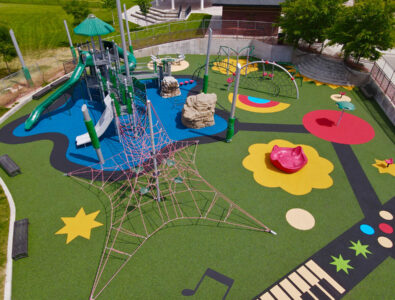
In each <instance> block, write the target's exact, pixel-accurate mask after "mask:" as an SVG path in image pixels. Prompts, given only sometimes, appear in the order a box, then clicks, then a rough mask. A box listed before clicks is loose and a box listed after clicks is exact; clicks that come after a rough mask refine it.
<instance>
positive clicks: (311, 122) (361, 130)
mask: <svg viewBox="0 0 395 300" xmlns="http://www.w3.org/2000/svg"><path fill="white" fill-rule="evenodd" d="M340 115H341V111H340V110H315V111H312V112H309V113H307V114H306V115H304V117H303V125H304V127H305V128H306V129H307V130H308V131H309V132H310V133H311V134H314V135H315V136H317V137H319V138H321V139H323V140H326V141H329V142H335V143H339V144H347V145H356V144H363V143H367V142H369V141H370V140H371V139H373V138H374V129H373V127H372V126H370V124H369V123H368V122H366V121H365V120H362V119H361V118H359V117H356V116H354V115H352V114H349V113H343V116H342V118H341V120H340V122H339V123H338V121H339V118H340ZM337 123H338V124H337Z"/></svg>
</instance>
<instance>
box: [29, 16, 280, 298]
mask: <svg viewBox="0 0 395 300" xmlns="http://www.w3.org/2000/svg"><path fill="white" fill-rule="evenodd" d="M91 19H93V17H91ZM85 47H87V48H88V49H87V51H86V50H82V48H81V47H78V48H77V50H78V58H79V59H78V64H77V67H76V68H75V70H74V72H73V74H72V75H71V77H70V79H69V80H68V81H67V82H66V83H65V84H64V85H62V86H61V87H60V88H59V89H58V90H57V91H56V92H55V93H54V94H52V95H50V96H49V97H48V98H47V99H46V100H44V101H43V102H42V103H41V104H40V105H38V106H37V107H36V108H35V109H34V110H33V111H32V113H31V114H30V116H29V117H28V119H27V120H26V122H25V130H31V129H32V128H33V127H34V126H35V125H36V124H37V123H38V122H39V121H40V118H41V117H42V115H43V114H44V113H45V111H46V110H47V109H48V108H49V107H50V106H51V105H52V104H53V103H54V102H55V101H56V100H57V99H58V98H59V96H60V95H62V94H63V93H65V92H66V91H67V90H69V89H71V88H73V86H74V85H75V84H76V83H77V82H82V83H83V86H84V87H85V88H86V91H87V94H88V95H89V100H90V101H101V102H103V104H104V111H103V113H102V114H101V117H100V119H99V120H98V122H97V123H96V125H93V122H92V120H91V118H90V115H89V111H88V109H87V105H86V104H84V105H83V106H82V112H83V115H84V120H85V124H86V127H87V131H88V132H87V133H84V134H82V135H78V136H76V145H77V146H82V145H86V144H88V143H91V144H92V146H93V147H94V148H95V150H96V153H97V156H98V158H99V166H98V167H95V166H91V167H86V168H83V169H80V170H77V171H73V172H70V173H68V174H67V175H68V176H70V177H72V178H74V179H76V180H79V181H82V182H84V183H88V184H90V185H92V186H94V187H96V188H98V189H100V191H101V192H102V193H104V194H105V195H107V196H108V198H109V200H110V204H111V215H110V217H109V218H110V227H109V230H108V233H107V239H106V243H105V247H104V250H103V253H102V257H101V260H100V264H99V267H98V270H97V273H96V278H95V281H94V284H93V287H92V291H91V295H90V299H96V298H97V297H98V296H99V295H100V294H101V293H102V292H103V290H104V289H105V288H106V287H107V286H108V284H109V283H110V282H111V281H112V280H113V279H114V278H115V277H116V275H117V274H118V273H119V272H120V270H121V269H122V268H123V267H124V266H125V264H126V263H127V262H128V261H129V260H130V259H131V258H132V257H133V256H134V254H135V253H136V252H137V251H138V250H139V249H140V247H141V246H142V245H143V244H144V243H145V241H147V240H148V239H149V238H150V237H151V236H152V235H154V234H155V233H157V232H158V231H159V230H160V229H162V228H164V227H165V226H167V225H168V224H169V223H171V222H178V221H185V220H186V221H191V220H202V221H211V222H216V223H217V224H223V225H227V226H232V227H240V228H242V229H248V230H256V231H262V232H269V233H272V234H276V233H275V232H274V231H272V230H271V229H270V228H268V227H267V226H266V225H264V224H263V223H262V222H260V221H259V220H257V219H256V218H254V217H253V216H252V215H250V214H249V213H247V212H246V211H244V210H243V209H242V208H241V207H239V206H238V205H237V204H236V203H234V202H232V201H231V200H230V199H228V198H227V197H226V196H224V195H222V194H221V193H220V192H219V191H217V190H216V189H215V188H214V187H213V186H212V185H210V184H209V183H208V182H207V181H206V180H204V179H203V178H202V177H201V176H200V175H199V173H198V171H197V169H196V167H195V166H194V161H195V153H196V147H197V142H176V141H173V140H171V139H170V138H169V136H168V135H167V133H166V129H165V128H164V127H163V125H162V124H161V122H160V119H159V117H158V115H157V114H156V112H155V110H154V108H153V106H152V105H151V102H150V101H149V100H147V93H146V89H145V85H144V84H143V83H142V82H141V81H140V79H155V78H158V86H159V87H160V84H161V81H162V79H163V77H164V76H170V75H171V64H170V63H171V62H172V61H173V59H167V58H165V59H164V60H162V61H161V62H162V66H160V65H159V64H158V65H157V66H156V67H157V68H156V67H155V68H154V72H151V73H145V74H144V73H141V72H136V73H135V72H134V70H135V67H136V59H135V57H134V55H133V53H132V52H130V51H128V50H125V47H119V46H118V45H117V44H116V43H114V42H108V41H102V40H101V39H99V49H96V45H95V43H94V40H93V38H92V40H91V42H90V43H89V42H88V43H87V44H86V45H85ZM122 58H123V64H122V61H121V59H122ZM155 59H156V58H155ZM178 59H179V60H181V59H184V57H183V56H179V57H178ZM154 61H155V60H154ZM154 81H155V80H154ZM193 83H194V80H188V81H184V83H183V85H187V84H193ZM153 114H155V120H156V122H155V123H154V122H153V116H152V115H153ZM111 124H114V126H115V129H116V132H117V134H118V137H119V142H120V143H121V145H122V148H123V151H122V152H121V153H119V154H117V155H115V156H114V157H103V155H102V153H101V151H100V142H99V138H100V137H101V136H102V135H103V134H104V133H105V131H106V130H107V129H108V128H109V126H110V125H111ZM108 161H111V163H110V164H109V165H111V166H114V165H116V166H117V167H116V168H115V171H114V168H111V170H110V169H107V168H106V162H108ZM86 179H88V181H87V180H86ZM157 217H158V218H157ZM153 218H154V219H155V222H152V219H153ZM125 239H128V240H129V241H130V247H129V248H127V249H126V248H125V247H124V241H125ZM114 257H117V259H115V260H114ZM119 262H121V264H119ZM117 264H118V265H117Z"/></svg>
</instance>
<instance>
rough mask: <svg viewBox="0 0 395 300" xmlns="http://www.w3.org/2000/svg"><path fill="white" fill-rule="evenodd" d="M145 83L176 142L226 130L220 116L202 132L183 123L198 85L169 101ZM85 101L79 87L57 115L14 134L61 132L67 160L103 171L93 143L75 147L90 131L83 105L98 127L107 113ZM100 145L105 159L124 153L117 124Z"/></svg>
mask: <svg viewBox="0 0 395 300" xmlns="http://www.w3.org/2000/svg"><path fill="white" fill-rule="evenodd" d="M177 80H178V81H179V82H181V81H187V80H189V78H177ZM144 83H146V85H147V98H148V99H149V100H151V102H152V105H153V107H154V110H155V112H156V114H157V116H158V117H159V119H160V121H161V123H162V124H163V127H164V129H165V130H166V131H167V134H168V135H169V137H170V138H171V139H172V140H175V141H180V140H185V139H190V138H197V137H200V136H205V135H212V134H216V133H219V132H222V131H224V130H225V129H226V127H227V122H226V120H224V119H223V118H221V117H219V116H217V115H215V117H214V120H215V125H214V126H210V127H206V128H202V129H191V128H186V127H185V126H184V125H183V124H182V123H181V111H182V107H183V104H184V103H185V101H186V98H187V95H188V93H189V91H190V90H191V89H192V88H193V87H195V86H196V82H194V83H192V84H188V85H182V86H180V90H181V95H180V96H177V97H174V98H167V99H164V98H162V97H161V96H160V94H159V93H158V91H157V88H156V87H154V85H153V82H150V81H145V82H144ZM84 98H86V95H84V93H83V92H82V91H81V88H76V89H75V90H74V93H73V96H72V97H70V98H69V99H68V100H67V101H66V103H65V104H64V105H62V106H60V107H59V108H57V109H56V110H54V111H53V112H49V113H46V114H44V115H43V116H42V117H41V119H40V121H39V123H38V124H37V125H36V126H35V127H34V128H33V129H32V130H30V131H25V130H24V124H21V125H19V126H18V127H17V128H15V130H14V131H13V134H14V135H15V136H20V137H24V136H32V135H37V134H41V133H50V132H56V133H61V134H63V135H65V136H66V137H67V138H68V140H69V145H68V147H67V152H66V157H67V159H68V160H69V161H71V162H73V163H76V164H80V165H83V166H93V167H94V168H100V165H98V164H97V163H98V160H97V156H96V152H95V150H94V149H93V147H92V145H91V144H87V145H84V146H81V147H76V145H75V138H76V136H78V135H80V134H83V133H85V132H86V127H85V124H84V121H83V116H82V112H81V107H82V105H83V104H86V105H87V106H88V109H89V113H90V115H91V118H92V120H93V121H94V123H95V124H96V122H97V121H98V120H99V119H100V116H101V114H102V113H103V111H104V104H102V103H101V102H96V101H89V100H86V99H84ZM156 114H155V113H153V123H154V124H155V123H156V122H157V121H158V120H157V117H156ZM100 144H101V149H102V152H103V156H104V158H105V159H106V158H109V157H112V156H114V155H116V154H119V153H121V152H123V147H122V144H121V143H120V142H119V138H118V136H117V134H116V130H115V125H114V121H113V124H111V125H110V126H109V127H108V129H107V130H106V132H105V133H104V134H103V136H101V137H100ZM118 159H119V160H120V161H117V163H119V164H120V163H122V162H123V161H124V160H123V159H122V156H120V157H119V158H118ZM104 167H105V168H106V169H107V170H119V167H118V165H117V164H116V163H114V162H111V161H106V163H105V164H104Z"/></svg>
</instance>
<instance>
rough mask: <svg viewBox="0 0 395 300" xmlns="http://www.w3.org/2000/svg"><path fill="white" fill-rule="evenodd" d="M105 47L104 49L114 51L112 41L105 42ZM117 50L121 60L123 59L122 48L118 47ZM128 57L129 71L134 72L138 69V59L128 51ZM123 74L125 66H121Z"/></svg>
mask: <svg viewBox="0 0 395 300" xmlns="http://www.w3.org/2000/svg"><path fill="white" fill-rule="evenodd" d="M103 45H104V48H109V49H112V47H113V43H112V42H110V41H103ZM117 49H118V54H119V58H121V59H123V49H122V47H119V46H118V45H117ZM127 55H128V63H129V70H130V71H133V70H134V69H135V68H136V64H137V61H136V57H135V56H134V55H133V54H132V53H131V52H129V51H128V53H127ZM121 72H125V65H123V66H121Z"/></svg>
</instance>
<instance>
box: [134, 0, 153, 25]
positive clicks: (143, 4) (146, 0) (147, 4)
mask: <svg viewBox="0 0 395 300" xmlns="http://www.w3.org/2000/svg"><path fill="white" fill-rule="evenodd" d="M136 3H137V5H138V6H139V8H140V11H141V13H142V14H143V15H144V17H145V20H146V21H145V23H147V14H148V12H149V9H150V8H151V6H152V5H151V0H137V1H136Z"/></svg>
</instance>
